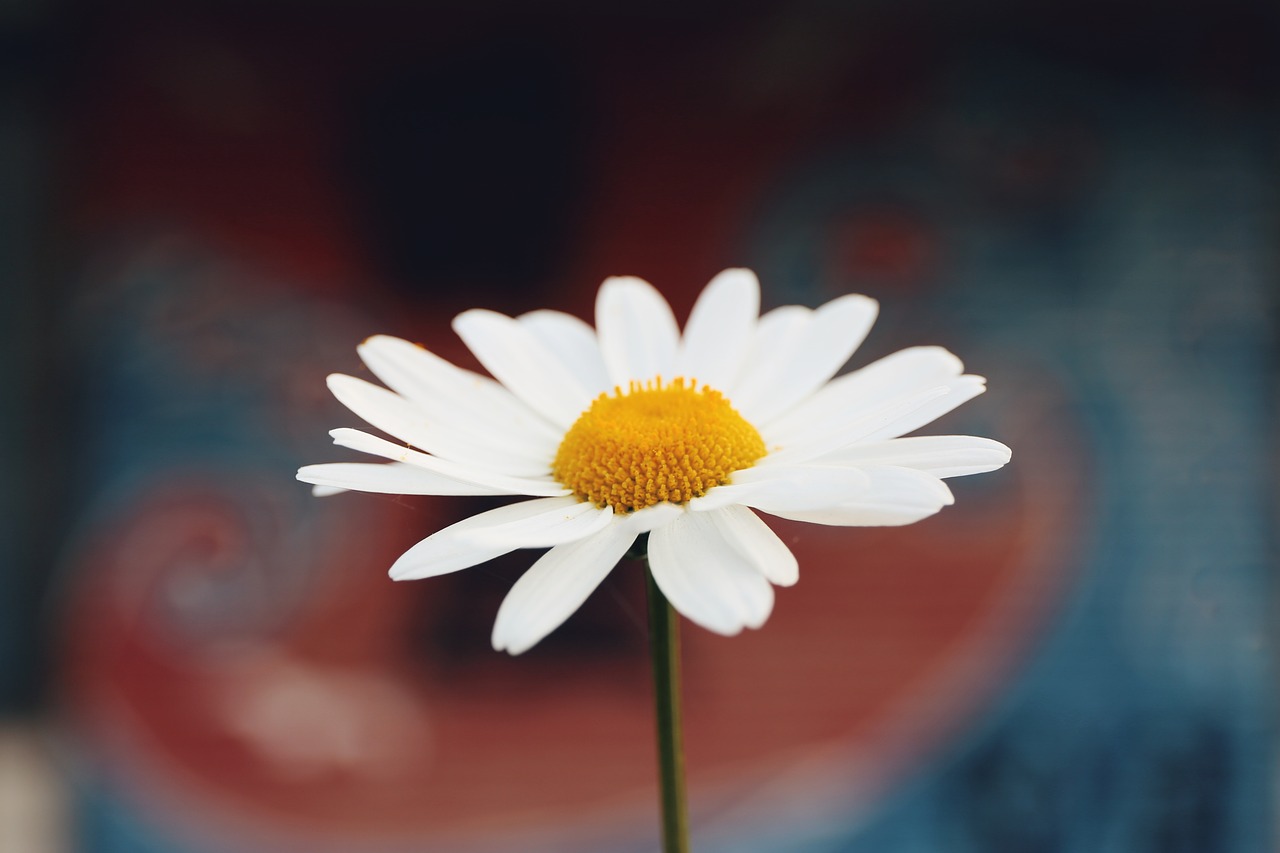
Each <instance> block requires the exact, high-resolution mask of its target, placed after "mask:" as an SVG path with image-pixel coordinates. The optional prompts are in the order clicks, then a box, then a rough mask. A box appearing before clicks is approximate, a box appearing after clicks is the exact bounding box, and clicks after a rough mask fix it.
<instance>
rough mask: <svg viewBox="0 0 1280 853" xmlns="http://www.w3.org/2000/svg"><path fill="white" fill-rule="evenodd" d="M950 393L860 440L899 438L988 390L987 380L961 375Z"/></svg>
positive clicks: (952, 385) (953, 384)
mask: <svg viewBox="0 0 1280 853" xmlns="http://www.w3.org/2000/svg"><path fill="white" fill-rule="evenodd" d="M948 390H949V393H948V394H947V395H946V396H944V397H938V398H935V399H933V400H929V401H928V402H926V403H925V404H924V405H922V406H920V407H918V408H916V409H914V410H912V411H911V412H908V413H906V414H904V415H902V416H901V417H899V418H896V419H894V420H893V422H892V423H887V424H885V425H884V426H882V427H880V428H879V429H877V430H873V431H872V432H869V433H867V434H866V435H864V436H862V437H861V438H859V439H858V440H859V441H880V440H882V439H886V438H897V437H898V436H900V435H905V434H907V433H909V432H912V431H914V430H917V429H919V428H920V427H922V426H924V425H925V424H931V423H933V422H934V421H936V420H937V419H938V418H940V417H942V416H943V415H945V414H946V413H947V412H950V411H951V410H952V409H955V408H957V407H958V406H960V405H962V404H964V403H967V402H968V401H970V400H972V399H973V398H974V397H977V396H978V395H979V394H981V393H982V392H984V391H986V390H987V380H986V379H985V378H984V377H981V376H970V375H965V376H961V377H959V378H958V379H956V380H955V381H953V382H952V383H951V385H950V386H949V389H948Z"/></svg>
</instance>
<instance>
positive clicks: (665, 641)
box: [644, 562, 689, 853]
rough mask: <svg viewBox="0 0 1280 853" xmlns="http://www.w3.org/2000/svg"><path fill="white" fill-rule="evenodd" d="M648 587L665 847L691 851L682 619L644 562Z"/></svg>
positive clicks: (674, 852)
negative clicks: (682, 717)
mask: <svg viewBox="0 0 1280 853" xmlns="http://www.w3.org/2000/svg"><path fill="white" fill-rule="evenodd" d="M644 574H645V578H646V580H647V583H648V590H649V652H650V655H651V657H652V659H653V692H654V699H655V702H656V709H657V721H658V769H659V775H660V782H661V786H662V849H663V851H664V853H689V814H688V809H687V807H686V806H685V794H684V742H683V740H684V738H683V733H682V730H681V727H680V617H679V616H678V615H676V612H675V610H673V609H672V607H671V603H670V602H668V601H667V597H666V596H665V595H663V594H662V590H660V589H658V584H657V583H655V582H654V580H653V572H651V571H649V567H648V564H647V562H646V564H645V573H644Z"/></svg>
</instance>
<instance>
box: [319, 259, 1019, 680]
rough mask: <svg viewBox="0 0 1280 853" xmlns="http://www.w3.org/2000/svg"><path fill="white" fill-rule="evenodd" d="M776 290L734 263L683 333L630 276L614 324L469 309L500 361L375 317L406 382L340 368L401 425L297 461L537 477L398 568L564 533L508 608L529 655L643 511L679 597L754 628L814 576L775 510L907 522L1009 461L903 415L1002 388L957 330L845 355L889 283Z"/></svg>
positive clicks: (468, 336)
mask: <svg viewBox="0 0 1280 853" xmlns="http://www.w3.org/2000/svg"><path fill="white" fill-rule="evenodd" d="M759 304H760V287H759V283H758V282H757V280H756V277H755V275H754V274H753V273H752V272H750V271H749V270H745V269H730V270H725V271H724V272H722V273H720V275H718V276H716V277H715V279H713V280H712V281H711V283H710V284H709V285H707V287H706V289H705V290H703V292H702V294H701V295H700V296H699V297H698V300H697V304H695V305H694V307H693V312H692V313H691V314H690V316H689V321H688V323H687V324H686V325H685V329H684V334H683V335H682V334H681V333H680V330H679V327H678V326H677V324H676V320H675V317H674V316H673V315H672V312H671V307H670V306H669V305H668V304H667V302H666V300H665V299H663V297H662V295H661V294H659V293H658V291H657V290H655V289H654V288H653V287H652V286H651V285H650V284H648V283H647V282H645V281H642V280H641V279H638V278H630V277H623V278H610V279H608V280H606V281H605V282H604V284H603V286H602V287H601V288H600V292H599V295H598V297H597V299H596V328H595V329H592V328H591V327H590V326H589V325H588V324H586V323H585V322H583V321H582V320H579V319H578V318H577V317H573V316H571V315H569V314H564V313H561V312H558V311H533V312H531V313H529V314H524V315H522V316H520V317H514V318H512V317H507V316H504V315H502V314H498V313H495V312H493V311H486V310H478V309H477V310H472V311H466V312H464V313H462V314H460V315H459V316H458V317H457V318H456V319H455V320H454V323H453V328H454V330H455V331H456V332H457V333H458V335H459V336H460V337H461V338H462V340H463V341H464V342H465V343H466V345H467V346H468V347H469V348H470V349H471V351H472V352H473V353H475V355H476V357H477V358H478V359H479V360H480V363H481V364H483V365H484V367H485V368H486V369H487V370H488V371H489V373H490V374H492V375H493V377H494V378H493V379H490V378H488V377H485V376H481V375H479V374H476V373H473V372H471V371H469V370H464V369H462V368H459V367H456V366H454V365H453V364H450V363H449V362H447V361H445V360H443V359H441V358H440V357H438V356H436V355H433V354H432V353H431V352H429V351H428V350H426V349H424V348H422V347H421V346H418V345H416V344H412V343H409V342H407V341H403V340H400V339H398V338H392V337H385V336H377V337H373V338H370V339H369V340H367V341H365V342H364V343H363V344H362V345H361V346H360V347H359V352H360V357H361V358H362V359H363V360H364V363H365V364H366V365H368V367H369V369H370V370H371V371H373V373H374V375H375V376H377V377H378V379H380V380H382V382H384V383H385V384H386V386H387V387H386V388H383V387H380V386H378V385H374V384H372V383H369V382H366V381H365V380H363V379H357V378H355V377H352V376H343V375H340V374H335V375H332V376H330V377H329V379H328V384H329V388H330V389H331V390H332V391H333V393H334V395H335V396H336V397H337V398H338V399H339V400H340V401H341V402H342V403H343V404H344V405H345V406H347V408H349V409H350V410H351V411H352V412H354V413H355V414H357V415H359V416H360V417H361V418H363V419H364V420H365V421H367V422H368V423H370V424H371V425H373V426H374V427H376V428H378V429H379V430H382V431H383V432H385V433H387V434H388V435H390V436H393V437H394V438H395V439H396V440H397V441H396V442H391V441H387V440H384V439H382V438H378V437H376V436H373V435H370V434H369V433H367V432H362V431H360V430H356V429H337V430H333V432H332V433H331V435H332V436H333V440H334V442H335V443H336V444H338V445H341V446H343V447H348V448H351V449H353V450H359V451H362V452H365V453H369V454H372V455H374V456H379V457H382V458H384V459H388V460H391V461H390V462H388V463H373V464H370V463H352V462H338V463H330V464H324V465H308V466H306V467H304V468H302V469H301V470H300V471H299V472H298V479H300V480H302V481H304V482H307V483H311V484H313V485H314V486H315V492H316V493H317V494H333V493H336V492H339V491H343V490H347V489H354V490H357V491H365V492H382V493H389V494H406V495H519V496H522V497H524V498H526V499H525V500H521V501H519V502H516V503H512V504H509V505H506V506H503V507H500V508H498V509H494V510H490V511H488V512H483V513H480V514H479V515H476V516H472V517H471V518H467V519H465V520H463V521H460V522H458V523H457V524H453V525H451V526H449V527H446V528H444V529H443V530H440V531H437V532H436V533H433V534H432V535H430V536H428V537H427V538H426V539H423V540H422V541H421V542H419V543H418V544H417V545H414V546H413V547H412V548H410V549H409V550H408V551H406V552H405V553H404V555H403V556H401V557H400V558H399V559H398V560H396V562H395V565H393V566H392V567H391V571H390V573H391V577H392V578H394V579H396V580H412V579H417V578H426V577H432V576H435V575H442V574H445V573H448V572H455V571H458V570H460V569H465V568H468V567H469V566H474V565H476V564H478V563H483V562H485V561H486V560H491V559H493V558H494V557H497V556H499V555H502V554H505V553H507V552H509V551H513V550H515V549H517V548H549V549H550V550H549V551H547V552H546V553H545V554H543V555H542V556H541V557H540V558H539V559H538V560H537V562H535V563H534V564H533V566H532V568H530V569H529V570H528V571H527V572H526V573H525V574H524V575H523V576H522V577H521V578H520V579H519V580H518V581H517V582H516V584H515V585H514V586H513V587H512V589H511V591H510V593H508V595H507V597H506V599H505V600H504V601H503V602H502V605H501V607H500V608H499V610H498V617H497V621H496V623H495V625H494V628H493V638H492V639H493V647H494V648H495V649H497V650H500V651H502V650H505V651H507V652H509V653H511V654H513V655H514V654H520V653H521V652H524V651H526V650H527V649H529V648H530V647H532V646H533V645H534V644H535V643H537V642H538V641H539V640H541V639H542V638H543V637H545V636H546V635H547V634H549V633H550V632H551V631H552V630H554V629H555V628H556V627H558V626H559V625H560V624H561V623H563V622H564V621H565V620H566V619H567V618H568V617H569V616H570V615H571V614H572V613H573V612H574V611H575V610H577V609H578V607H579V606H580V605H581V604H582V603H583V602H584V601H585V600H586V598H587V596H588V595H590V594H591V592H592V591H593V590H594V589H595V588H596V587H597V586H598V585H599V584H600V582H601V581H602V580H603V579H604V577H605V575H607V574H608V573H609V572H610V570H612V569H613V567H614V566H615V565H616V564H617V563H618V561H619V560H621V559H622V557H623V555H625V554H626V553H627V551H628V549H630V548H631V546H632V544H633V543H634V542H635V540H636V538H637V537H639V536H640V535H641V534H645V533H647V534H648V535H649V538H648V560H649V567H650V570H651V571H652V572H653V577H654V580H655V581H656V583H657V585H658V587H659V588H660V589H661V591H662V592H663V594H664V595H665V596H666V597H667V599H668V600H669V601H670V602H671V604H672V605H673V606H674V607H675V608H676V610H678V611H679V612H680V613H682V614H683V615H684V616H686V617H687V618H689V619H690V620H692V621H693V622H695V623H697V624H699V625H701V626H703V627H704V628H707V629H709V630H711V631H714V632H716V633H718V634H725V635H732V634H736V633H738V632H739V631H741V630H742V629H743V628H758V627H760V626H761V625H763V624H764V622H765V620H766V619H767V618H768V616H769V613H770V611H771V610H772V608H773V585H778V586H789V585H791V584H793V583H795V582H796V580H797V578H798V567H797V564H796V559H795V557H794V556H793V555H792V553H791V551H790V550H789V549H788V548H787V546H786V545H785V544H784V543H783V542H782V540H781V539H779V538H778V536H777V535H776V534H775V533H774V532H773V531H772V530H771V529H770V528H769V527H768V526H767V525H766V524H765V523H764V521H762V520H761V519H760V517H759V516H758V515H757V514H756V512H757V511H758V512H763V513H767V514H769V515H774V516H778V517H780V518H786V519H793V520H796V521H807V522H813V523H815V524H829V525H846V526H869V525H899V524H909V523H911V522H913V521H919V520H920V519H922V518H926V517H928V516H930V515H933V514H934V513H936V512H937V511H938V510H940V509H941V508H942V507H944V506H947V505H948V504H950V503H952V502H953V498H952V496H951V491H950V490H949V489H948V488H947V486H946V484H945V483H944V482H943V479H944V478H947V477H958V476H962V475H965V474H977V473H980V472H984V471H992V470H995V469H996V468H999V467H1000V466H1002V465H1004V464H1005V463H1006V462H1008V461H1009V449H1008V448H1007V447H1005V446H1004V445H1002V444H1000V443H999V442H996V441H992V440H990V439H986V438H977V437H974V436H962V435H946V436H921V437H912V438H902V437H901V436H903V435H905V434H906V433H909V432H911V431H913V430H915V429H917V428H919V427H921V426H923V425H925V424H927V423H929V422H931V421H933V420H934V419H935V418H938V417H939V416H941V415H943V414H946V413H947V412H949V411H951V410H952V409H954V408H955V407H956V406H959V405H960V404H961V403H963V402H965V401H966V400H969V399H972V398H973V397H975V396H977V395H978V394H981V393H982V391H983V390H984V387H985V386H984V383H985V380H984V379H983V378H982V377H981V376H971V375H966V374H964V373H963V368H962V366H961V363H960V360H959V359H958V358H956V357H955V356H954V355H952V354H951V353H949V352H947V351H946V350H944V349H942V348H940V347H913V348H911V349H905V350H902V351H900V352H897V353H894V354H893V355H890V356H887V357H885V358H882V359H880V360H879V361H876V362H873V363H871V364H869V365H867V366H865V367H863V368H861V369H858V370H855V371H853V372H851V373H847V374H845V375H842V376H839V377H836V378H834V379H833V378H832V377H835V376H836V373H837V372H838V371H839V370H840V368H841V367H843V366H844V364H845V362H846V361H848V359H849V357H850V356H851V355H852V354H853V351H854V350H855V349H857V347H858V345H859V344H860V343H862V340H863V339H864V338H865V337H866V335H867V332H868V331H869V330H870V329H871V325H872V323H873V322H874V321H875V318H876V312H877V308H878V306H877V303H876V302H875V300H873V299H869V298H867V297H865V296H855V295H848V296H841V297H839V298H837V299H834V300H832V301H831V302H828V303H827V304H826V305H823V306H822V307H821V308H818V309H813V310H811V309H809V308H803V307H800V306H795V305H789V306H785V307H782V308H777V309H775V310H773V311H770V312H768V313H766V314H765V315H764V316H759ZM495 380H496V381H495ZM388 389H390V390H388ZM406 445H408V446H406Z"/></svg>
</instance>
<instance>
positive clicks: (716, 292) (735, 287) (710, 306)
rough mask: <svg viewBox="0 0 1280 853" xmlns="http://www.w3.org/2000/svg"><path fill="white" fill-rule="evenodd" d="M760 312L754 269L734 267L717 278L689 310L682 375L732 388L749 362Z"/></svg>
mask: <svg viewBox="0 0 1280 853" xmlns="http://www.w3.org/2000/svg"><path fill="white" fill-rule="evenodd" d="M759 313H760V282H759V281H758V280H757V279H756V275H755V273H753V272H752V271H751V270H744V269H728V270H725V271H724V272H722V273H720V274H719V275H717V276H716V277H715V278H713V279H711V283H710V284H708V285H707V286H706V288H705V289H704V290H703V291H702V293H701V294H700V295H699V296H698V301H697V302H696V303H694V306H693V311H692V312H690V314H689V322H688V323H687V324H686V325H685V329H684V338H683V339H682V340H681V342H680V353H679V356H678V357H677V360H676V368H675V373H676V375H677V376H684V377H686V378H688V379H696V380H697V381H698V383H699V384H700V385H710V386H711V387H712V388H716V389H719V390H724V389H726V388H729V387H730V386H731V385H732V383H733V381H734V380H735V379H736V378H737V377H738V374H739V372H741V370H742V368H743V365H744V364H745V363H746V359H747V354H748V353H749V352H750V349H751V341H752V339H753V337H754V335H755V329H756V317H757V315H758V314H759Z"/></svg>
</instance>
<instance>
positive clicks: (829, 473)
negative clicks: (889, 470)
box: [689, 465, 871, 514]
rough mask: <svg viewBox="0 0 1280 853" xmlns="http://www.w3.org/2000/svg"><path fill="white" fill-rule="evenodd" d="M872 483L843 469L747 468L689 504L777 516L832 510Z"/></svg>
mask: <svg viewBox="0 0 1280 853" xmlns="http://www.w3.org/2000/svg"><path fill="white" fill-rule="evenodd" d="M870 485H871V483H870V480H869V479H868V478H867V475H866V474H865V473H863V471H862V470H861V469H858V468H851V467H841V466H834V465H832V466H818V465H797V466H787V465H776V466H770V467H767V468H766V467H756V468H747V469H746V470H743V471H738V472H737V473H735V474H734V475H733V482H732V483H729V484H728V485H725V486H716V487H715V488H714V489H711V490H710V491H708V492H707V493H706V494H705V495H703V496H702V497H700V498H694V499H693V500H691V501H689V509H691V510H693V511H694V512H708V511H710V510H716V509H720V508H721V507H726V506H732V505H733V504H741V505H743V506H752V507H755V508H756V509H761V510H764V511H765V512H768V513H774V514H776V513H777V512H778V511H780V510H796V509H813V508H816V507H824V506H831V505H833V504H836V503H840V502H841V501H844V500H850V499H852V498H854V497H857V496H858V495H861V494H863V493H864V492H865V491H866V490H867V489H868V488H870Z"/></svg>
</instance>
